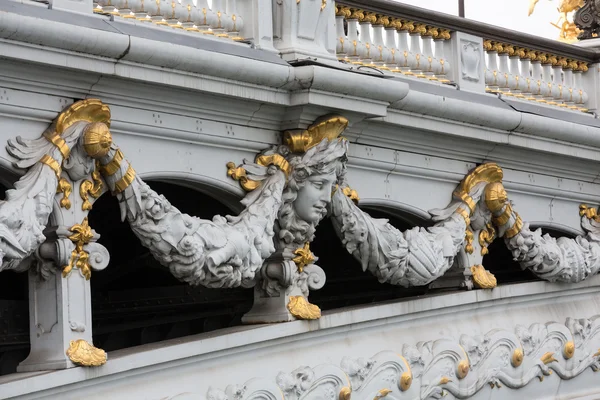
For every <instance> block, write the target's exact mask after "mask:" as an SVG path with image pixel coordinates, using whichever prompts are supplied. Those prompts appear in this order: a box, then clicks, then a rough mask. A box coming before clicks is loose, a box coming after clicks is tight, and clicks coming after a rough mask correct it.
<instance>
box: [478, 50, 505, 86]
mask: <svg viewBox="0 0 600 400" xmlns="http://www.w3.org/2000/svg"><path fill="white" fill-rule="evenodd" d="M483 46H484V48H485V50H486V52H487V67H486V70H485V84H486V86H487V88H486V89H485V90H486V92H491V93H496V92H498V91H499V90H500V86H499V85H498V79H499V76H498V75H499V74H500V72H499V71H498V50H499V49H501V48H502V46H501V45H500V44H499V43H495V42H492V41H491V40H486V41H484V42H483Z"/></svg>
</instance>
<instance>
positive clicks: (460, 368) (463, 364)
mask: <svg viewBox="0 0 600 400" xmlns="http://www.w3.org/2000/svg"><path fill="white" fill-rule="evenodd" d="M470 368H471V366H470V365H469V360H461V361H460V362H459V363H458V365H457V366H456V376H458V379H463V378H464V377H466V376H467V375H468V373H469V369H470Z"/></svg>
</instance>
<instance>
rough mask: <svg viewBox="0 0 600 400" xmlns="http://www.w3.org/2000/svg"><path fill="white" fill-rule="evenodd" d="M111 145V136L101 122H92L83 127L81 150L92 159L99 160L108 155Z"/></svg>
mask: <svg viewBox="0 0 600 400" xmlns="http://www.w3.org/2000/svg"><path fill="white" fill-rule="evenodd" d="M111 145H112V136H111V134H110V131H109V130H108V126H106V124H105V123H103V122H94V123H91V124H89V125H88V126H86V127H85V131H84V132H83V148H84V149H85V152H86V153H87V154H88V155H89V156H90V157H92V158H101V157H104V156H105V155H107V154H108V152H109V151H110V146H111Z"/></svg>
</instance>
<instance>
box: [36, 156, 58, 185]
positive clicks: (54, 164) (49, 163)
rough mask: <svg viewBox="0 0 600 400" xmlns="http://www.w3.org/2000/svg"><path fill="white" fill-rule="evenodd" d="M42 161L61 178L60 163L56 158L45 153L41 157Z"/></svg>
mask: <svg viewBox="0 0 600 400" xmlns="http://www.w3.org/2000/svg"><path fill="white" fill-rule="evenodd" d="M40 162H41V163H42V164H46V165H47V166H49V167H50V168H51V169H52V171H54V173H55V174H56V178H57V179H60V164H59V163H58V161H56V160H55V159H54V158H52V157H50V156H49V155H48V154H44V155H43V156H42V158H40Z"/></svg>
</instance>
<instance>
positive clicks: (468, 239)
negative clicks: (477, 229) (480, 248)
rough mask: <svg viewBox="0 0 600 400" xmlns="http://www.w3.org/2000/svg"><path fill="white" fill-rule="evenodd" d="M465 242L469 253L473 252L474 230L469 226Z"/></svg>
mask: <svg viewBox="0 0 600 400" xmlns="http://www.w3.org/2000/svg"><path fill="white" fill-rule="evenodd" d="M465 242H466V244H465V251H466V252H467V253H469V254H473V251H474V249H473V232H472V231H471V229H469V228H467V229H466V230H465Z"/></svg>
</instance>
